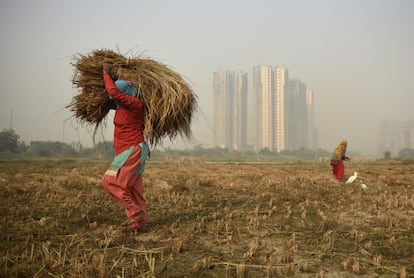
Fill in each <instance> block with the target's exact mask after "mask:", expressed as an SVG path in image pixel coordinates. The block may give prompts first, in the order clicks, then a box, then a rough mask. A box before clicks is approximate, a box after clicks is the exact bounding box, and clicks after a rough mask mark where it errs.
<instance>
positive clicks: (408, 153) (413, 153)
mask: <svg viewBox="0 0 414 278" xmlns="http://www.w3.org/2000/svg"><path fill="white" fill-rule="evenodd" d="M398 157H400V158H414V149H410V148H404V149H401V150H400V152H399V153H398Z"/></svg>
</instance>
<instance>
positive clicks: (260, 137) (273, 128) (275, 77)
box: [253, 65, 288, 152]
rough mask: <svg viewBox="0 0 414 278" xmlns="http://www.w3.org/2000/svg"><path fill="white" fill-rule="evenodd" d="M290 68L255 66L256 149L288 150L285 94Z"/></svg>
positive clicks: (254, 117) (254, 111)
mask: <svg viewBox="0 0 414 278" xmlns="http://www.w3.org/2000/svg"><path fill="white" fill-rule="evenodd" d="M287 80H288V70H287V69H285V68H278V67H272V66H263V65H260V66H256V67H255V68H254V69H253V98H254V101H253V114H254V116H253V129H254V131H255V139H254V149H255V151H260V150H262V149H269V150H271V151H276V152H280V151H281V150H284V149H285V136H286V134H285V130H286V128H285V94H286V83H287Z"/></svg>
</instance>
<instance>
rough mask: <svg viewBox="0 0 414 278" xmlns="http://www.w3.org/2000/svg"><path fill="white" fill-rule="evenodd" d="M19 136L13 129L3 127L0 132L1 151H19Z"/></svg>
mask: <svg viewBox="0 0 414 278" xmlns="http://www.w3.org/2000/svg"><path fill="white" fill-rule="evenodd" d="M19 138H20V137H19V135H17V134H16V133H15V132H14V130H13V129H3V131H2V132H0V152H12V153H17V152H19Z"/></svg>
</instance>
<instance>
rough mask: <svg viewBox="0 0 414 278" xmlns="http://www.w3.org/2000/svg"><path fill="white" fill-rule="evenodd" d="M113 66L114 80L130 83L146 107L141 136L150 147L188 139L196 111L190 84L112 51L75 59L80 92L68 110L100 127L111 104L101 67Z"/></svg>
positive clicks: (150, 63)
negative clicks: (179, 137) (170, 140)
mask: <svg viewBox="0 0 414 278" xmlns="http://www.w3.org/2000/svg"><path fill="white" fill-rule="evenodd" d="M104 62H108V63H111V64H112V72H111V76H112V77H113V79H114V80H116V79H124V80H129V81H133V82H134V83H135V84H136V86H137V89H138V91H139V97H140V98H142V99H143V101H144V103H145V118H144V135H145V137H146V140H147V141H148V142H149V143H150V144H151V145H156V144H157V143H159V142H160V140H161V139H162V138H164V137H169V138H170V139H172V138H174V137H176V136H177V135H180V136H183V137H186V138H190V137H191V129H190V125H191V120H192V117H193V115H194V112H195V110H196V108H197V99H196V95H195V94H194V93H193V92H192V90H191V87H190V86H189V84H188V83H187V82H186V81H185V80H184V79H183V78H182V77H181V75H180V74H178V73H176V72H174V71H173V70H171V69H170V68H168V67H167V66H165V65H163V64H161V63H159V62H156V61H154V60H151V59H146V58H145V59H144V58H136V57H133V58H130V57H128V58H126V57H124V56H123V55H120V54H118V53H115V52H113V51H111V50H95V51H93V52H91V53H90V54H88V55H81V54H79V55H77V56H76V57H75V62H74V63H73V66H74V67H75V73H74V76H73V79H72V83H73V85H74V86H75V87H77V88H78V89H79V90H80V94H78V95H76V96H74V97H73V99H72V101H71V103H70V104H69V105H68V106H67V107H68V108H70V110H71V111H72V112H73V116H74V117H75V118H77V119H78V120H80V121H81V122H82V123H89V124H96V126H99V125H100V124H101V122H102V121H103V120H104V119H105V116H106V115H107V114H108V112H109V110H110V109H111V107H113V106H114V103H113V101H112V100H111V99H110V98H109V97H108V95H107V94H106V93H105V88H104V83H103V78H102V65H103V63H104Z"/></svg>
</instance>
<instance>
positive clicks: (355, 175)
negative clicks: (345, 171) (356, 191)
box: [346, 172, 358, 183]
mask: <svg viewBox="0 0 414 278" xmlns="http://www.w3.org/2000/svg"><path fill="white" fill-rule="evenodd" d="M357 177H358V173H357V172H354V175H353V176H350V177H349V179H348V180H347V181H346V183H353V182H354V181H355V180H356V178H357Z"/></svg>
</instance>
